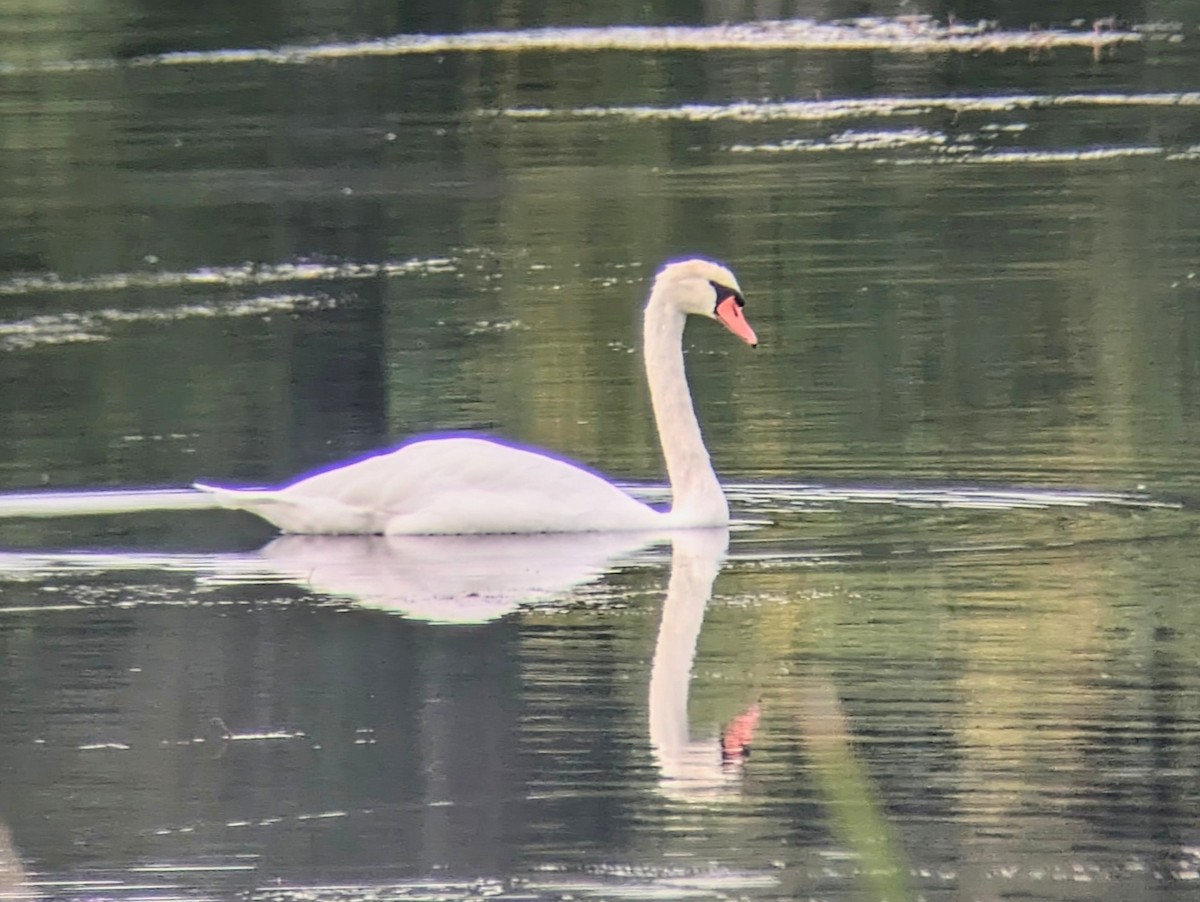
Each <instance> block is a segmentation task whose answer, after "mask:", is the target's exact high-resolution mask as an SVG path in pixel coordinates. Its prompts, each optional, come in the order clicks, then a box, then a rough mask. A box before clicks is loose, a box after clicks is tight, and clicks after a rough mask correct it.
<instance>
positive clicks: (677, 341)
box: [643, 285, 729, 526]
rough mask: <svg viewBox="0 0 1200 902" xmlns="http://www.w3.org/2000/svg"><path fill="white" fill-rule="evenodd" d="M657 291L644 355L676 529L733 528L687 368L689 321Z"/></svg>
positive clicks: (646, 327)
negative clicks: (686, 329) (685, 341)
mask: <svg viewBox="0 0 1200 902" xmlns="http://www.w3.org/2000/svg"><path fill="white" fill-rule="evenodd" d="M666 292H667V290H666V289H664V288H662V287H661V286H658V285H656V286H655V288H654V290H653V291H652V292H651V294H650V300H649V302H647V304H646V312H645V318H644V322H643V329H644V335H643V345H644V347H643V352H644V354H645V360H646V378H647V381H648V382H649V385H650V402H651V404H652V406H653V408H654V422H655V425H657V427H658V437H659V441H660V442H661V444H662V451H663V458H664V460H665V461H666V465H667V478H668V480H669V481H670V483H671V498H672V504H671V513H670V517H671V519H672V520H674V521H675V522H674V523H673V525H676V526H721V525H724V524H726V523H728V522H729V506H728V504H727V503H726V501H725V493H724V492H723V491H722V490H721V484H720V482H718V480H717V476H716V473H714V472H713V468H712V461H711V460H710V459H709V456H708V450H707V449H706V448H705V447H704V436H703V435H702V434H701V432H700V423H699V422H698V421H697V420H696V411H695V409H694V408H693V406H692V395H691V392H690V391H689V389H688V383H687V374H686V373H685V371H684V366H683V327H684V324H685V321H686V319H687V315H686V314H685V313H684V312H683V311H682V310H680V309H679V307H678V306H676V305H675V304H673V303H671V301H670V299H669V298H668V297H666Z"/></svg>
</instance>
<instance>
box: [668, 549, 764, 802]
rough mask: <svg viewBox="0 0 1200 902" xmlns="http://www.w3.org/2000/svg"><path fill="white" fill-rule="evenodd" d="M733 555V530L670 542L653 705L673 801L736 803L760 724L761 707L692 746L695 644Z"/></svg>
mask: <svg viewBox="0 0 1200 902" xmlns="http://www.w3.org/2000/svg"><path fill="white" fill-rule="evenodd" d="M728 547H729V530H727V529H697V530H687V531H680V532H678V533H675V534H674V535H673V536H672V540H671V577H670V580H669V582H668V583H667V595H666V598H665V599H664V600H663V609H662V621H661V623H660V624H659V628H658V641H657V643H656V644H655V647H654V663H653V665H652V666H651V669H650V705H649V708H650V746H651V749H652V750H653V752H654V757H655V759H656V761H657V763H658V771H659V789H660V791H661V792H662V793H663V794H664V795H667V796H669V797H671V798H677V799H681V800H694V801H708V800H713V799H716V798H720V797H722V796H730V795H735V794H736V790H737V789H738V788H739V786H740V779H741V764H742V761H743V759H744V758H745V756H746V755H747V754H748V753H749V748H750V743H751V742H752V740H753V737H754V729H755V727H756V726H757V724H758V716H759V706H758V703H757V702H756V703H754V704H752V705H750V706H749V707H748V708H747V709H746V710H745V711H743V712H742V713H741V714H739V715H738V716H737V717H735V718H734V719H733V720H732V721H731V722H730V723H729V724H728V725H727V726H726V727H725V729H724V730H723V731H722V732H721V735H720V737H718V736H715V735H705V736H700V737H699V738H693V737H692V733H691V727H690V725H689V720H688V696H689V689H690V687H691V679H692V664H693V662H694V660H695V657H696V644H697V642H698V641H699V638H700V629H701V627H702V626H703V624H704V613H705V609H706V608H707V607H708V602H709V599H710V598H711V597H712V588H713V582H714V581H715V580H716V578H717V574H718V573H719V572H720V570H721V564H722V562H723V561H724V559H725V553H726V551H727V550H728Z"/></svg>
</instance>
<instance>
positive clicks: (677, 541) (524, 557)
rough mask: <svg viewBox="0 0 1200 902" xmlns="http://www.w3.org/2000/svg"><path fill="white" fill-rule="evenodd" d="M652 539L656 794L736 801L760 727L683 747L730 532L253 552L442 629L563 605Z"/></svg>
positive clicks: (300, 544) (310, 584)
mask: <svg viewBox="0 0 1200 902" xmlns="http://www.w3.org/2000/svg"><path fill="white" fill-rule="evenodd" d="M662 541H669V542H670V544H671V570H670V578H669V580H668V583H667V592H666V597H665V599H664V600H663V607H662V619H661V622H660V625H659V630H658V639H657V643H656V645H655V649H654V660H653V663H652V665H651V670H650V688H649V739H650V747H651V750H652V752H653V754H654V757H655V761H656V763H657V765H658V772H659V788H660V790H661V791H662V792H663V793H664V794H665V795H667V796H669V797H671V798H676V799H683V800H697V801H704V800H712V799H714V798H719V797H722V796H732V795H736V792H737V790H738V788H739V786H740V780H741V770H742V768H741V764H742V762H743V760H744V758H745V756H746V754H747V753H748V750H749V747H750V743H751V741H752V740H753V736H754V730H755V727H756V726H757V724H758V717H759V707H758V704H757V703H754V704H752V705H750V706H749V707H748V708H746V709H745V710H744V711H743V712H742V713H741V714H739V715H738V716H737V717H735V718H734V719H733V720H732V721H731V722H730V723H729V724H727V725H726V726H725V728H724V729H723V730H722V731H721V733H720V735H719V736H718V735H715V734H714V735H700V736H698V737H696V738H693V736H692V733H691V728H690V725H689V720H688V697H689V690H690V686H691V678H692V664H693V661H694V659H695V656H696V645H697V642H698V641H699V638H700V631H701V628H702V626H703V624H704V614H705V610H706V609H707V607H708V602H709V599H710V598H711V597H712V590H713V583H714V581H715V580H716V578H717V575H718V573H719V572H720V570H721V565H722V563H723V562H724V559H725V554H726V551H727V550H728V547H729V530H728V529H724V528H721V529H690V530H677V531H674V532H671V533H668V534H642V535H640V536H639V535H630V534H628V533H607V534H606V533H593V534H577V535H545V536H392V537H360V536H340V537H338V536H283V537H281V538H278V539H276V540H275V541H273V542H271V543H270V544H269V545H267V546H266V547H265V548H263V549H262V551H261V552H260V554H261V556H262V558H263V560H264V561H265V562H267V563H268V564H269V565H270V566H271V567H272V568H274V569H275V570H277V571H278V573H279V574H281V575H284V576H286V577H288V578H290V579H292V580H294V581H296V582H298V583H300V584H302V585H304V586H305V587H307V588H309V589H311V590H313V591H315V592H320V593H326V594H333V595H341V596H347V597H350V598H352V599H353V600H354V603H355V605H356V606H362V607H369V608H374V609H379V610H387V611H391V612H394V613H401V614H403V615H404V616H406V617H409V618H413V619H421V620H426V621H433V622H441V623H482V622H485V621H487V620H492V619H495V618H496V617H499V616H502V615H503V614H506V613H508V612H510V611H512V610H515V609H516V608H517V607H518V606H520V605H522V604H531V603H537V602H539V601H541V602H545V601H553V600H556V599H561V598H562V597H563V596H564V595H565V594H566V593H567V592H569V591H570V590H571V589H572V588H575V587H577V586H580V585H583V584H584V583H586V582H589V581H591V580H594V579H596V578H598V577H599V576H600V575H601V574H602V573H603V572H604V571H605V570H606V569H608V568H610V567H611V564H612V562H613V561H614V560H616V559H617V558H619V557H621V556H628V555H629V554H631V553H634V552H636V551H638V550H640V549H642V548H644V547H646V546H648V545H651V544H655V543H658V542H662Z"/></svg>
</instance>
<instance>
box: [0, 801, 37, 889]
mask: <svg viewBox="0 0 1200 902" xmlns="http://www.w3.org/2000/svg"><path fill="white" fill-rule="evenodd" d="M36 898H38V894H37V891H36V890H35V889H34V888H33V886H32V885H31V884H30V882H29V875H28V874H27V873H26V872H25V865H24V864H23V863H22V862H21V856H20V855H19V854H18V853H17V849H16V847H15V846H14V845H13V841H12V831H11V830H9V828H8V825H7V824H5V823H4V822H3V821H0V902H17V900H21V902H27V900H33V899H36Z"/></svg>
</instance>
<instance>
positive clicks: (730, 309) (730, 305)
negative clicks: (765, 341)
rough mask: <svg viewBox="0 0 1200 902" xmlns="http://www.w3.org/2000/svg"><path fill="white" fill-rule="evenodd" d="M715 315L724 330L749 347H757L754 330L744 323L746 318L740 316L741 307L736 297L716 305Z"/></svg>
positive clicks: (730, 297)
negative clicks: (723, 326) (723, 325)
mask: <svg viewBox="0 0 1200 902" xmlns="http://www.w3.org/2000/svg"><path fill="white" fill-rule="evenodd" d="M716 313H717V319H719V320H720V321H721V322H722V323H724V324H725V328H726V329H728V330H729V331H730V332H732V333H733V334H734V335H736V336H737V337H738V338H740V339H741V340H742V341H744V342H745V343H746V344H748V345H750V347H752V348H757V347H758V336H757V335H755V334H754V330H753V329H751V328H750V324H749V323H748V322H746V317H745V316H744V315H742V305H741V304H739V303H738V300H737V297H736V296H734V295H730V296H729V297H727V298H725V300H723V301H721V303H719V304H717V310H716Z"/></svg>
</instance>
